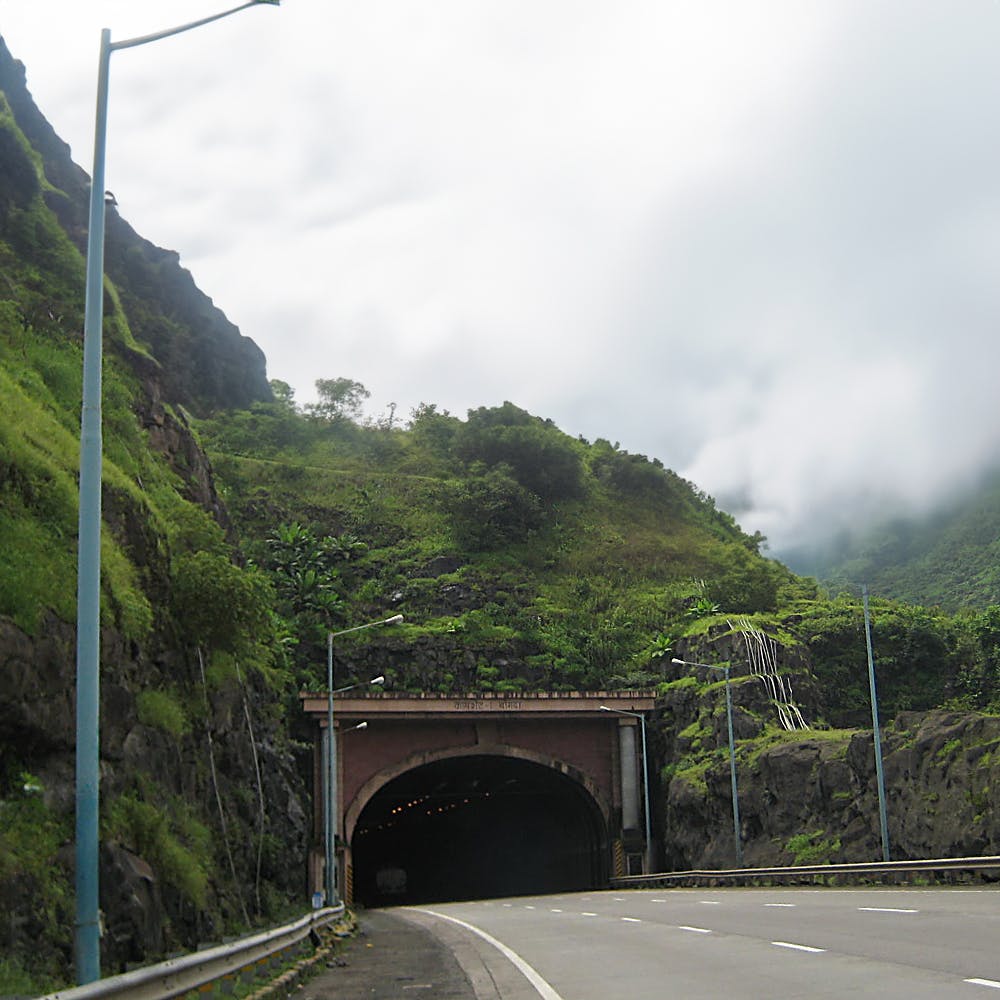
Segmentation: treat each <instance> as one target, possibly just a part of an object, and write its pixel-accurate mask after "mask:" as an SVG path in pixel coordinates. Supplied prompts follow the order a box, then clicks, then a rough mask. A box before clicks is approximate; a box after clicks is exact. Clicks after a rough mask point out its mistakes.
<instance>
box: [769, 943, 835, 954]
mask: <svg viewBox="0 0 1000 1000" xmlns="http://www.w3.org/2000/svg"><path fill="white" fill-rule="evenodd" d="M771 944H773V945H774V947H775V948H791V949H792V951H807V952H809V953H810V954H811V955H821V954H823V952H824V951H826V948H812V947H810V946H809V945H807V944H792V942H791V941H772V942H771Z"/></svg>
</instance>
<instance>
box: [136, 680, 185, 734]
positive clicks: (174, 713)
mask: <svg viewBox="0 0 1000 1000" xmlns="http://www.w3.org/2000/svg"><path fill="white" fill-rule="evenodd" d="M136 709H137V711H138V714H139V721H140V722H141V723H142V724H143V725H144V726H151V727H152V728H153V729H160V730H162V731H163V732H165V733H169V734H170V735H171V736H174V737H181V736H186V735H187V734H188V733H189V732H190V731H191V720H190V719H189V718H188V716H187V713H186V712H185V711H184V707H183V705H181V703H180V701H179V700H178V699H177V696H176V694H174V693H172V692H170V691H152V690H147V691H140V692H139V695H138V697H137V698H136Z"/></svg>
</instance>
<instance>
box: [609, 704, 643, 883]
mask: <svg viewBox="0 0 1000 1000" xmlns="http://www.w3.org/2000/svg"><path fill="white" fill-rule="evenodd" d="M601 711H602V712H613V713H614V714H615V715H630V716H631V717H632V718H633V719H638V720H639V724H640V725H641V727H642V729H641V733H642V790H643V808H644V809H645V812H646V859H645V868H646V871H645V874H646V875H649V874H650V873H651V872H652V871H653V836H652V831H651V824H650V818H649V768H648V765H647V763H646V717H645V716H644V715H642V714H641V713H640V712H626V711H625V709H623V708H609V707H608V706H607V705H601Z"/></svg>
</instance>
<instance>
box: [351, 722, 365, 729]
mask: <svg viewBox="0 0 1000 1000" xmlns="http://www.w3.org/2000/svg"><path fill="white" fill-rule="evenodd" d="M354 728H355V729H367V728H368V723H367V722H359V723H358V724H357V725H356V726H355V727H354Z"/></svg>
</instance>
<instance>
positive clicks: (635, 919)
mask: <svg viewBox="0 0 1000 1000" xmlns="http://www.w3.org/2000/svg"><path fill="white" fill-rule="evenodd" d="M622 920H623V921H624V922H625V923H626V924H641V923H642V921H641V920H640V919H639V918H638V917H622Z"/></svg>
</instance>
